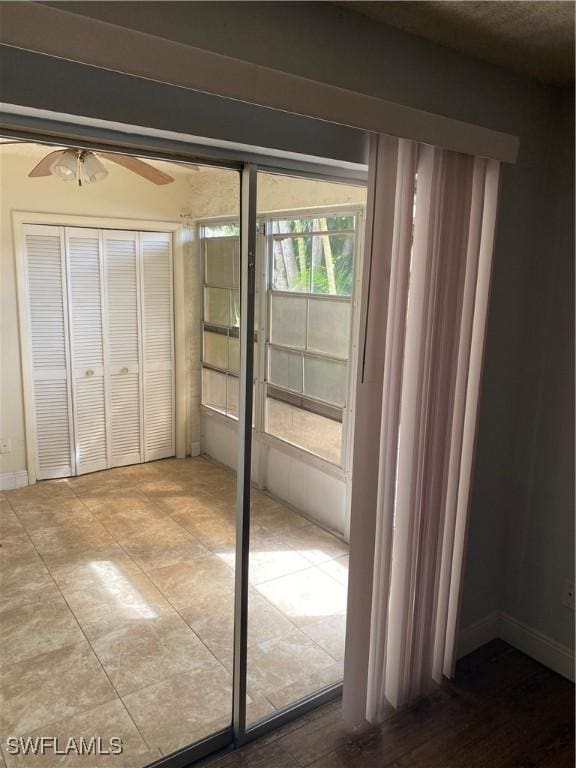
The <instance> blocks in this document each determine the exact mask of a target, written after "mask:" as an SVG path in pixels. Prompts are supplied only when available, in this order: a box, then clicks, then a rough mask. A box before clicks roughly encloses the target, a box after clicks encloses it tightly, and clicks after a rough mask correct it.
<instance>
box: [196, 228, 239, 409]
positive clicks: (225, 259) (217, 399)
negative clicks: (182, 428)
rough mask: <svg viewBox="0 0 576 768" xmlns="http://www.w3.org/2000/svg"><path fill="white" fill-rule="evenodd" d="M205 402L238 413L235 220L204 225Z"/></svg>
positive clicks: (237, 261)
mask: <svg viewBox="0 0 576 768" xmlns="http://www.w3.org/2000/svg"><path fill="white" fill-rule="evenodd" d="M202 256H203V265H204V282H203V293H204V296H203V313H202V403H203V404H204V405H206V406H208V407H209V408H213V409H214V410H216V411H219V412H220V413H224V414H226V415H227V416H231V417H233V418H236V417H237V416H238V369H239V360H238V354H239V325H240V240H239V237H238V225H237V224H236V223H233V222H232V223H225V224H213V225H206V226H204V227H203V228H202Z"/></svg>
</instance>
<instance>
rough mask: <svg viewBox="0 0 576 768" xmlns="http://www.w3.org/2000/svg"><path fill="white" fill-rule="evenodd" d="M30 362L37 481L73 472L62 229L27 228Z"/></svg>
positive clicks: (25, 246) (48, 227) (51, 227)
mask: <svg viewBox="0 0 576 768" xmlns="http://www.w3.org/2000/svg"><path fill="white" fill-rule="evenodd" d="M24 249H25V260H26V276H27V282H28V286H27V287H28V309H29V315H28V317H29V323H30V326H29V327H30V336H29V344H30V360H31V378H32V392H33V411H34V421H35V432H36V465H37V466H36V470H37V477H38V479H39V480H47V479H49V478H55V477H66V476H68V475H71V474H73V473H74V471H75V464H74V452H73V439H72V419H71V412H72V405H71V396H70V367H69V366H70V361H69V354H68V323H67V317H66V283H65V272H66V270H65V260H64V230H63V228H62V227H53V226H41V225H29V224H27V225H25V227H24Z"/></svg>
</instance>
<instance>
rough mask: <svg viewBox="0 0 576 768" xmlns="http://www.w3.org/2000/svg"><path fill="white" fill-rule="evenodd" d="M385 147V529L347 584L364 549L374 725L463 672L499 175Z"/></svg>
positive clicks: (354, 686) (365, 685) (351, 694)
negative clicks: (469, 529) (470, 519)
mask: <svg viewBox="0 0 576 768" xmlns="http://www.w3.org/2000/svg"><path fill="white" fill-rule="evenodd" d="M375 146H376V148H377V149H376V155H377V157H376V161H375V165H376V168H377V172H376V173H375V174H373V187H372V190H371V196H372V199H373V200H380V205H381V209H380V210H375V212H374V221H373V226H374V229H375V230H378V226H377V222H378V220H380V221H384V220H390V219H391V226H392V243H391V244H390V245H386V246H385V249H386V253H389V254H390V271H389V273H388V272H387V271H384V273H383V274H382V279H381V284H380V285H379V286H376V287H375V286H374V285H371V286H370V295H371V296H372V295H374V290H375V289H376V290H377V291H379V292H380V294H381V295H382V296H384V297H386V298H385V301H386V306H387V319H386V326H385V330H386V337H385V345H384V344H382V350H383V352H384V366H383V369H382V373H381V375H380V377H379V382H380V394H379V395H378V394H377V393H374V394H373V397H374V398H376V399H377V398H379V399H380V403H381V423H380V427H379V440H380V456H379V467H378V496H377V500H376V503H375V504H373V506H372V515H373V517H374V524H373V525H372V526H370V525H366V526H365V529H366V530H367V531H368V532H369V533H370V531H375V536H374V544H373V546H372V552H370V548H371V547H370V542H365V541H363V531H362V530H361V529H356V534H355V531H354V530H352V534H351V584H350V588H351V592H350V594H357V593H358V591H359V587H361V586H362V583H361V579H360V576H359V575H358V576H355V573H356V572H357V573H358V574H360V570H361V569H359V568H358V569H356V568H355V567H354V561H355V550H358V551H361V552H362V556H363V558H364V560H366V554H367V553H368V554H369V556H370V562H371V564H372V565H371V573H369V570H370V569H368V568H364V570H363V571H362V573H363V578H364V583H363V586H364V587H365V591H366V593H367V594H369V595H371V611H370V616H369V620H368V618H364V621H365V623H366V625H368V624H369V630H368V634H369V663H368V666H367V667H364V670H365V672H364V673H365V675H366V677H365V679H364V680H363V679H362V674H363V673H362V669H363V667H362V665H361V664H360V663H358V662H357V663H354V659H352V660H347V665H348V667H349V668H353V669H354V670H355V676H354V678H353V679H350V680H349V681H347V680H346V675H345V703H347V707H346V708H347V711H348V713H350V714H353V715H354V716H355V717H358V715H359V713H360V712H361V711H362V708H363V709H364V713H365V716H366V717H367V719H368V720H370V721H372V722H377V721H379V720H381V719H382V717H383V716H384V710H385V708H386V706H387V705H388V704H392V705H393V706H400V705H403V704H405V703H407V702H408V701H410V700H411V699H413V698H415V697H416V696H418V695H421V694H423V693H425V692H426V691H427V690H428V688H429V687H430V685H431V684H432V681H433V680H434V679H435V680H439V679H440V677H441V675H442V673H443V672H444V674H448V675H450V674H452V673H453V669H454V660H455V659H454V648H455V637H456V631H457V616H458V604H459V593H460V583H461V576H462V561H463V549H464V540H465V531H466V523H467V515H468V503H469V494H470V484H471V473H472V458H473V449H474V442H475V431H476V414H477V407H478V393H479V386H480V376H481V363H482V355H483V346H484V333H485V321H486V312H487V302H488V287H489V279H490V266H491V259H492V250H493V241H494V228H495V217H496V204H497V196H498V178H499V165H498V163H497V162H496V161H489V160H486V159H483V158H474V157H471V156H468V155H462V154H458V153H455V152H450V151H448V150H442V149H438V148H435V147H431V146H427V145H417V144H414V143H412V142H407V141H403V140H399V141H398V150H397V153H396V154H395V155H394V154H391V153H389V152H387V153H386V152H385V151H384V149H385V147H384V145H383V147H384V149H380V147H379V145H378V143H377V142H376V144H375ZM387 162H388V163H389V164H390V166H389V167H386V163H387ZM382 175H387V176H388V177H389V178H390V177H393V178H395V195H394V199H393V200H392V199H391V198H390V196H388V197H385V196H383V195H379V194H378V177H379V176H382ZM414 191H415V195H414ZM369 242H370V248H371V252H370V253H369V254H368V259H369V260H370V261H373V260H374V258H375V257H377V256H379V257H382V254H380V253H378V248H379V247H381V246H382V243H384V242H385V238H384V237H383V236H382V237H374V236H373V237H372V239H371V240H370V241H369ZM363 301H364V313H365V315H366V326H365V327H366V328H367V329H370V328H372V332H371V335H370V341H371V344H372V347H373V346H374V344H375V339H376V338H377V335H375V334H374V325H375V323H374V320H373V319H372V321H371V317H370V315H371V314H372V313H373V312H374V310H376V311H378V307H376V306H374V305H373V304H372V303H371V302H369V301H368V296H367V295H366V296H365V297H364V299H363ZM372 347H370V346H366V348H365V361H364V368H365V369H366V370H370V357H371V356H374V349H372ZM375 354H376V356H377V355H379V354H380V352H379V351H378V350H376V352H375ZM370 429H371V428H370ZM370 429H367V430H366V431H365V434H363V433H362V431H360V430H357V432H356V435H355V440H356V445H355V452H354V459H355V462H358V461H360V462H362V461H363V459H365V460H366V462H367V463H368V464H370V462H373V458H372V456H371V455H370V453H371V454H373V442H374V437H375V434H372V433H373V432H374V430H372V431H370ZM369 433H370V434H369ZM364 448H365V449H366V450H364ZM364 522H366V521H364ZM355 535H356V541H355V539H354V536H355ZM355 599H356V598H355ZM354 632H357V633H359V634H362V632H363V629H360V631H359V629H358V627H354ZM350 648H352V651H353V653H357V652H358V650H357V648H356V646H355V645H354V644H353V643H351V644H350V645H349V647H348V648H347V651H348V650H350ZM364 650H365V649H364ZM362 705H363V707H362Z"/></svg>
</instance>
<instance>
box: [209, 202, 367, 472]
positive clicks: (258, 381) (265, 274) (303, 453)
mask: <svg viewBox="0 0 576 768" xmlns="http://www.w3.org/2000/svg"><path fill="white" fill-rule="evenodd" d="M330 214H336V215H338V216H345V215H347V214H348V215H351V216H355V217H356V222H357V223H356V229H355V242H354V263H353V267H354V271H353V281H352V282H353V284H352V293H351V295H350V297H349V300H350V305H351V313H350V343H349V351H348V359H347V365H348V371H347V400H346V405H345V406H344V407H343V408H342V450H341V459H340V464H335V463H333V462H331V461H329V460H328V459H325V458H324V457H322V456H319V455H318V454H316V453H313V452H312V451H309V450H307V449H306V448H303V447H301V446H298V445H295V444H293V443H290V442H288V441H286V440H283V439H282V438H279V437H276V436H275V435H271V434H269V433H268V432H266V431H265V408H266V398H265V388H266V385H267V383H268V382H267V372H266V348H267V345H268V343H269V339H268V336H269V329H270V316H269V313H270V296H271V293H272V291H271V288H270V286H269V281H270V275H269V269H270V258H269V251H268V245H269V244H270V243H271V242H272V236H271V232H270V231H269V230H270V227H269V223H270V222H271V221H272V220H275V219H279V218H282V217H286V218H311V217H318V216H328V215H330ZM365 217H366V207H365V205H362V204H352V205H351V204H337V205H326V206H317V207H313V208H296V209H281V210H274V211H266V212H265V213H262V214H259V215H258V225H259V226H260V227H261V225H262V224H263V225H264V228H263V232H262V230H260V231H259V234H258V237H264V238H265V241H264V248H265V249H266V250H265V253H264V254H263V258H261V259H260V269H259V272H258V274H257V291H258V297H259V308H258V309H259V314H258V318H259V320H258V327H257V333H258V359H257V360H256V359H255V361H254V370H255V400H254V435H255V436H256V437H257V438H258V440H259V441H260V442H261V443H262V444H263V445H264V446H266V445H268V446H270V447H273V448H275V449H276V450H279V451H281V452H282V453H284V454H286V455H288V456H292V457H294V458H296V459H300V460H305V461H306V462H307V463H308V464H310V465H311V466H314V467H316V468H318V469H320V470H322V471H323V472H325V473H326V474H328V475H331V476H333V477H336V478H337V479H340V480H345V481H347V482H348V485H349V481H350V480H351V473H352V445H351V437H352V434H353V431H354V430H353V425H354V399H355V393H356V370H357V360H358V344H357V337H358V325H359V301H358V297H359V296H360V279H361V275H362V255H363V250H364V225H365ZM227 223H230V224H232V223H235V219H234V217H233V216H217V217H209V218H203V219H200V220H198V221H197V222H196V224H197V226H198V232H199V239H200V242H201V243H202V242H203V240H204V239H205V238H204V237H203V234H202V231H203V227H205V226H206V227H210V226H214V225H217V224H227ZM335 233H336V231H335ZM208 239H209V238H208ZM201 254H202V255H201V259H200V261H201V285H202V315H201V316H202V321H203V318H204V270H205V253H204V249H203V245H201ZM285 293H286V295H290V296H301V297H307V296H308V295H309V294H307V293H300V292H297V291H288V292H285ZM310 295H311V296H313V297H316V298H318V297H320V296H324V297H325V298H327V297H326V295H325V294H310ZM332 298H334V299H338V298H345V299H347V298H348V297H338V296H334V297H332ZM328 300H330V299H329V298H328ZM261 342H264V343H261ZM202 344H203V341H202ZM278 348H281V347H279V346H278ZM311 356H314V357H319V358H320V357H322V355H321V354H318V355H315V354H314V355H311ZM330 359H332V358H330ZM310 399H314V398H310ZM200 408H201V412H202V413H204V414H205V415H206V416H209V417H210V418H216V419H222V420H224V422H225V423H226V424H228V425H231V424H235V423H236V419H235V418H234V417H233V416H228V415H226V414H224V413H222V412H221V411H218V410H217V409H215V408H211V407H210V406H207V405H205V404H204V403H202V402H201V405H200Z"/></svg>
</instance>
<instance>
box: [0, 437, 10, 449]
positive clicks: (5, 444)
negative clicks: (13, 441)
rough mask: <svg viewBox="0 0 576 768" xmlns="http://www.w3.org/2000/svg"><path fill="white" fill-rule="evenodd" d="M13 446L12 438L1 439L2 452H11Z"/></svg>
mask: <svg viewBox="0 0 576 768" xmlns="http://www.w3.org/2000/svg"><path fill="white" fill-rule="evenodd" d="M11 450H12V447H11V446H10V439H9V438H7V439H6V440H0V453H10V451H11Z"/></svg>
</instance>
